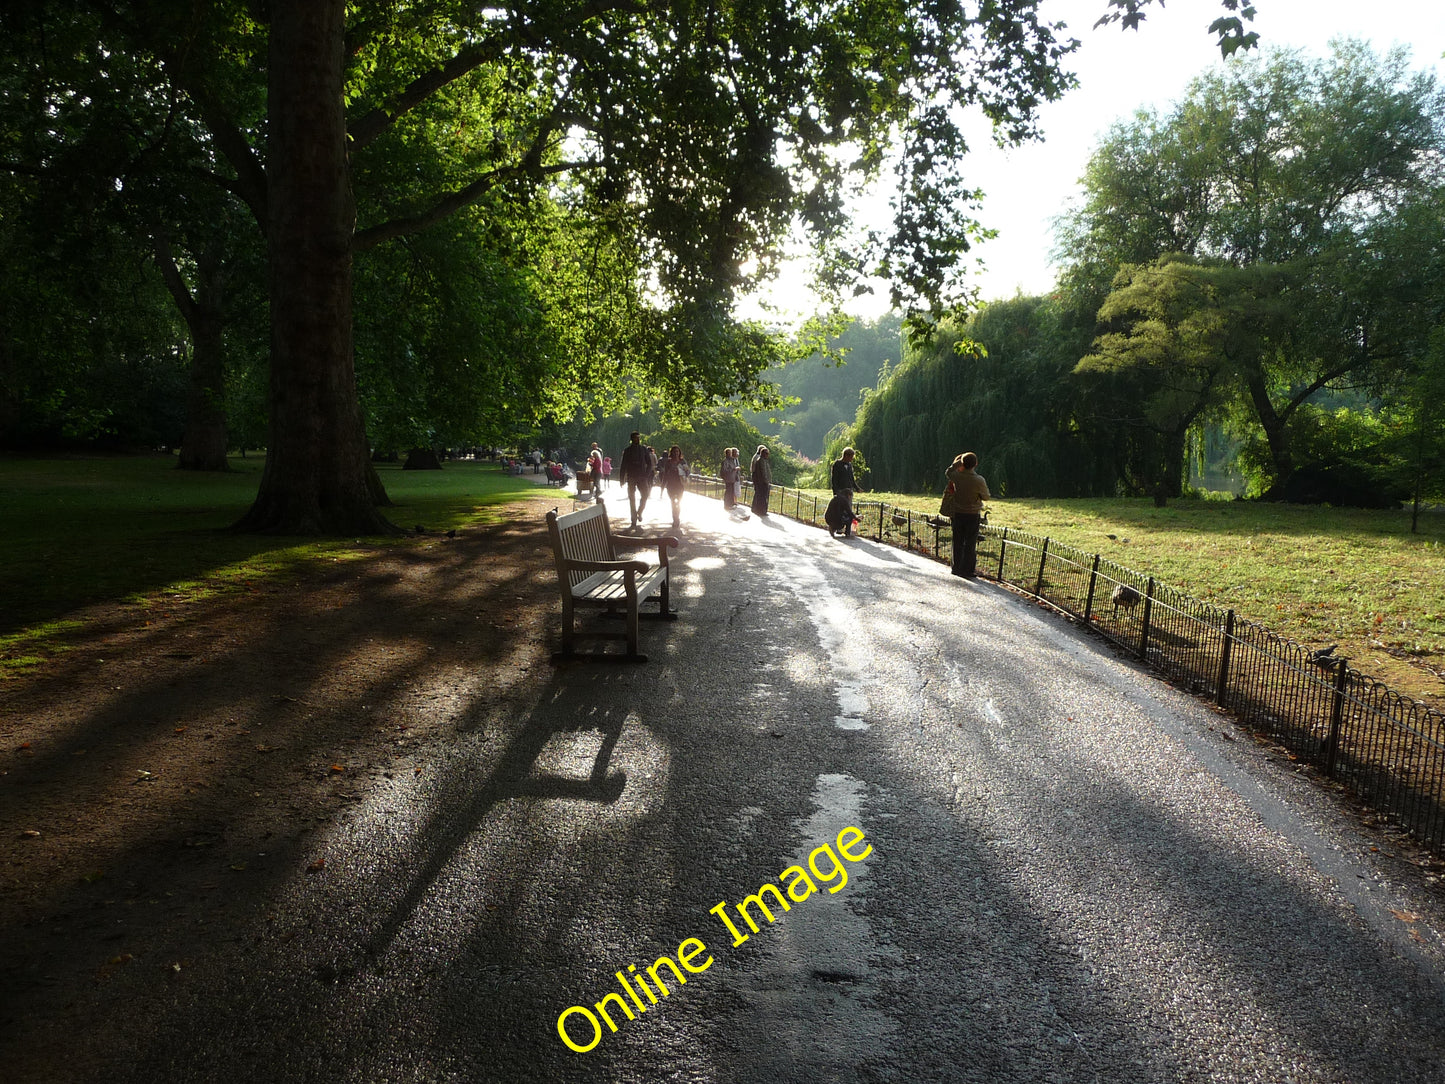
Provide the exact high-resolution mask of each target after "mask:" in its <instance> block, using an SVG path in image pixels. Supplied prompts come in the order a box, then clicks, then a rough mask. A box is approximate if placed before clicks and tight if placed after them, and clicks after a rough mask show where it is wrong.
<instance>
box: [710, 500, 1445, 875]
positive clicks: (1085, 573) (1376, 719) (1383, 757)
mask: <svg viewBox="0 0 1445 1084" xmlns="http://www.w3.org/2000/svg"><path fill="white" fill-rule="evenodd" d="M692 482H693V484H692V488H693V490H694V491H695V492H699V493H702V494H703V495H705V496H710V497H719V498H720V497H721V496H722V482H721V480H720V479H717V478H713V477H710V476H707V475H694V476H693V480H692ZM751 499H752V485H751V483H749V482H746V481H745V482H744V483H743V494H742V498H741V501H742V503H743V504H748V503H750V502H751ZM826 507H827V502H826V501H823V502H821V503H820V501H819V499H818V498H817V497H816V496H815V495H813V494H810V493H805V492H804V491H802V490H799V489H790V488H789V487H787V486H774V487H773V490H772V493H771V495H770V499H769V512H770V513H777V514H781V515H785V516H790V517H791V518H793V519H796V520H799V521H800V522H803V523H809V524H812V525H814V526H817V525H820V524H821V523H822V522H823V512H824V510H825V509H826ZM853 507H854V513H855V514H856V515H857V516H858V520H859V522H858V533H859V534H860V535H862V536H863V537H866V538H871V539H873V540H874V541H877V542H883V543H887V544H890V545H894V546H898V547H900V548H903V549H909V550H913V551H914V552H918V553H922V554H924V555H926V556H929V557H932V558H934V559H936V560H941V561H947V560H948V559H949V556H950V554H951V552H952V550H951V547H952V544H953V530H952V526H951V524H950V522H949V521H948V520H946V519H941V518H939V517H937V516H928V515H924V514H922V513H919V512H918V511H916V510H914V509H909V508H899V507H897V506H895V505H888V504H883V503H881V502H878V501H867V500H855V501H854V506H853ZM978 569H979V573H980V574H981V575H986V576H988V577H989V578H991V579H995V580H997V581H998V582H1000V583H1004V584H1007V585H1009V586H1011V587H1013V588H1015V589H1016V590H1019V591H1021V592H1023V593H1025V594H1029V595H1032V596H1034V597H1036V598H1038V599H1040V600H1042V601H1044V602H1047V603H1049V604H1050V605H1051V606H1054V607H1055V608H1057V609H1059V610H1061V611H1063V612H1064V613H1067V614H1069V615H1071V616H1073V617H1075V618H1077V619H1078V620H1079V621H1081V622H1083V623H1084V624H1085V625H1086V626H1087V627H1089V628H1091V629H1094V630H1095V631H1097V632H1098V633H1099V634H1100V635H1102V636H1104V637H1106V638H1108V639H1110V640H1112V641H1114V642H1115V643H1117V644H1119V645H1120V646H1122V647H1124V648H1125V649H1126V650H1128V651H1130V652H1131V653H1133V654H1134V655H1136V656H1137V657H1138V658H1139V659H1140V660H1142V661H1143V662H1145V663H1147V664H1148V665H1149V666H1151V667H1153V668H1154V669H1156V670H1158V671H1159V672H1161V673H1163V674H1165V675H1166V676H1168V677H1169V678H1170V679H1171V680H1172V681H1174V682H1176V683H1177V684H1178V685H1180V686H1181V687H1182V688H1185V689H1187V690H1188V691H1189V692H1191V693H1194V694H1197V695H1199V696H1205V697H1208V698H1209V699H1211V700H1213V701H1214V703H1216V704H1218V705H1219V706H1220V707H1221V708H1223V709H1224V710H1226V711H1228V712H1230V713H1231V714H1232V715H1234V716H1235V717H1236V718H1237V719H1238V720H1239V721H1240V723H1241V724H1242V725H1244V726H1245V727H1247V728H1249V729H1250V730H1251V731H1253V732H1255V733H1258V734H1262V735H1264V736H1266V737H1268V738H1270V739H1271V740H1273V741H1276V742H1278V743H1279V744H1280V745H1281V746H1283V747H1284V748H1285V749H1287V750H1288V751H1289V752H1290V753H1291V754H1293V755H1294V756H1295V757H1297V758H1298V759H1299V760H1301V761H1304V762H1306V763H1308V764H1311V765H1313V766H1314V767H1316V768H1318V769H1320V770H1321V771H1322V772H1323V773H1324V774H1325V775H1326V776H1329V777H1330V778H1332V779H1336V780H1338V781H1340V782H1341V783H1343V784H1344V785H1345V786H1346V787H1348V788H1349V789H1350V790H1351V791H1353V792H1354V794H1355V795H1357V796H1358V797H1359V798H1360V799H1361V800H1363V801H1364V802H1365V803H1367V804H1368V805H1369V806H1370V807H1371V809H1372V810H1373V811H1374V812H1375V813H1376V814H1377V815H1379V816H1381V817H1383V818H1386V819H1389V820H1391V821H1393V822H1394V823H1396V824H1397V825H1398V826H1400V827H1401V828H1403V829H1405V830H1406V831H1408V832H1410V833H1411V834H1412V835H1414V836H1415V837H1416V838H1417V839H1418V840H1419V841H1420V842H1421V843H1423V844H1425V845H1426V846H1428V847H1429V848H1431V849H1432V850H1434V851H1435V852H1436V853H1440V854H1445V713H1442V712H1439V711H1436V710H1435V709H1433V708H1430V707H1428V706H1426V705H1424V704H1421V703H1419V702H1417V701H1414V700H1412V699H1410V698H1408V697H1405V696H1402V695H1401V694H1399V693H1397V692H1395V691H1394V690H1392V689H1390V688H1388V687H1387V686H1385V685H1382V684H1380V683H1379V682H1377V681H1375V680H1374V679H1373V678H1370V677H1367V676H1366V675H1364V674H1362V673H1360V672H1359V671H1358V670H1355V669H1354V668H1352V667H1351V666H1350V665H1349V663H1348V661H1347V660H1346V659H1343V658H1337V657H1335V656H1334V655H1331V654H1322V653H1320V652H1315V651H1311V650H1310V649H1309V648H1307V647H1304V646H1303V645H1301V644H1298V643H1296V642H1295V641H1293V640H1289V639H1286V638H1285V637H1283V636H1279V635H1278V634H1276V633H1273V632H1271V631H1270V630H1269V629H1267V628H1265V627H1264V626H1262V625H1258V624H1256V623H1254V622H1252V621H1248V620H1246V619H1244V618H1242V617H1239V616H1238V615H1237V614H1236V613H1235V612H1234V611H1233V610H1232V609H1221V608H1220V607H1217V606H1212V605H1210V604H1209V603H1207V602H1202V601H1200V600H1199V599H1196V598H1193V597H1192V596H1190V595H1186V594H1184V593H1183V592H1182V591H1179V590H1177V589H1175V588H1173V587H1171V586H1169V585H1168V584H1165V583H1160V582H1159V581H1157V580H1155V579H1154V578H1153V577H1152V576H1146V575H1144V574H1142V573H1139V572H1135V571H1134V570H1132V569H1129V568H1125V567H1124V566H1123V565H1120V564H1116V563H1115V562H1113V561H1111V560H1109V559H1107V558H1105V557H1102V556H1100V555H1099V554H1097V553H1086V552H1085V551H1083V550H1081V549H1078V548H1076V547H1074V546H1070V545H1068V544H1067V543H1062V542H1058V541H1055V540H1053V539H1050V538H1047V537H1044V536H1041V535H1034V534H1030V533H1028V532H1026V531H1020V530H1017V529H1014V528H1009V527H990V526H985V527H983V528H982V530H981V531H980V540H979V544H978Z"/></svg>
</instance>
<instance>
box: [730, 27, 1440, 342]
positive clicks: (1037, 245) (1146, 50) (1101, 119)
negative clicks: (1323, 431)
mask: <svg viewBox="0 0 1445 1084" xmlns="http://www.w3.org/2000/svg"><path fill="white" fill-rule="evenodd" d="M1254 3H1255V7H1256V8H1257V14H1256V16H1255V18H1254V22H1253V23H1252V25H1251V26H1250V27H1249V29H1253V30H1255V31H1258V33H1259V35H1260V45H1261V47H1266V46H1271V45H1277V46H1283V47H1288V48H1298V49H1302V50H1304V51H1305V52H1307V53H1310V54H1313V55H1317V56H1325V55H1327V54H1328V52H1329V42H1330V40H1331V39H1332V38H1336V37H1355V38H1362V39H1364V40H1367V41H1369V42H1370V43H1371V44H1372V45H1373V46H1374V48H1375V51H1376V52H1377V53H1379V52H1383V51H1385V50H1386V49H1388V48H1390V47H1391V46H1393V45H1397V44H1399V45H1406V46H1409V47H1410V49H1411V53H1412V66H1413V67H1414V68H1416V69H1423V68H1433V69H1434V71H1435V72H1436V73H1437V76H1439V77H1441V78H1442V79H1445V61H1442V59H1441V54H1442V53H1445V2H1442V0H1374V2H1373V3H1370V4H1361V3H1359V0H1348V2H1347V0H1254ZM1105 6H1106V5H1105V0H1043V3H1042V5H1041V11H1042V13H1043V15H1044V17H1045V18H1047V19H1050V20H1062V21H1063V22H1065V23H1067V24H1068V27H1069V29H1068V31H1067V32H1066V33H1067V35H1071V36H1073V37H1076V38H1078V39H1079V40H1080V41H1081V42H1082V43H1083V44H1082V45H1081V46H1080V48H1079V50H1078V51H1077V52H1075V53H1074V54H1073V55H1072V56H1071V57H1069V58H1068V61H1067V66H1068V67H1069V68H1070V70H1072V71H1074V72H1075V73H1076V74H1077V76H1078V79H1079V86H1078V87H1077V88H1076V89H1074V90H1073V91H1071V92H1069V93H1068V94H1066V95H1065V96H1064V98H1063V99H1062V100H1061V101H1058V102H1053V103H1050V104H1048V105H1046V106H1045V107H1044V108H1043V109H1042V110H1041V113H1040V119H1041V127H1042V129H1043V134H1044V138H1043V141H1042V142H1035V143H1032V144H1029V145H1027V146H1024V147H1021V148H1016V149H1013V150H1009V151H1002V150H999V149H998V148H996V147H995V146H994V145H993V142H992V139H991V138H990V136H989V135H988V133H987V126H986V125H985V124H982V123H981V124H980V127H979V135H978V137H977V139H976V140H975V141H974V145H973V150H972V152H971V153H970V155H969V157H968V160H967V162H966V164H965V167H964V169H965V173H966V179H967V181H968V183H969V184H970V185H971V186H972V187H976V188H981V189H983V191H984V200H983V203H982V206H981V209H980V210H979V211H978V212H977V215H976V217H978V218H979V219H980V220H981V221H982V222H983V224H984V225H985V226H989V227H992V228H994V229H996V230H998V231H999V236H998V237H997V238H996V239H994V240H992V241H988V242H985V243H984V244H982V245H979V246H977V247H976V248H975V249H974V252H975V254H977V255H978V256H979V257H981V258H982V260H983V261H984V263H985V264H986V269H985V271H984V272H983V273H982V274H981V276H980V278H979V280H978V282H979V286H980V291H981V296H982V298H983V299H984V300H993V299H997V298H1003V297H1011V296H1013V294H1014V293H1015V291H1016V290H1022V291H1023V292H1024V293H1028V294H1034V293H1044V292H1046V291H1048V290H1049V289H1051V288H1052V286H1053V284H1054V268H1053V267H1051V266H1050V259H1049V254H1050V251H1051V250H1052V248H1053V244H1054V241H1053V236H1052V232H1051V229H1050V219H1051V218H1052V217H1053V216H1055V215H1057V214H1058V213H1059V212H1060V211H1062V210H1064V208H1065V207H1066V206H1067V205H1068V203H1069V201H1070V200H1071V198H1072V197H1073V196H1074V195H1075V194H1076V193H1077V191H1078V179H1079V177H1080V176H1082V175H1083V172H1084V167H1085V165H1086V163H1087V162H1088V159H1089V155H1090V153H1091V152H1092V151H1093V149H1094V148H1095V146H1097V144H1098V141H1099V138H1100V137H1101V135H1102V134H1103V133H1104V132H1105V131H1106V130H1107V129H1108V127H1109V126H1110V125H1111V124H1112V123H1113V122H1114V121H1116V120H1119V119H1121V118H1126V117H1129V116H1131V115H1132V114H1133V113H1134V111H1135V110H1136V109H1140V108H1145V107H1151V106H1153V107H1157V108H1159V109H1161V110H1163V109H1167V108H1168V106H1169V105H1170V104H1171V103H1173V102H1175V101H1177V100H1178V99H1179V98H1180V97H1181V96H1182V95H1183V93H1184V90H1185V88H1186V86H1187V85H1188V83H1189V81H1190V79H1192V78H1193V77H1194V76H1195V75H1197V74H1198V73H1200V72H1202V71H1204V70H1206V69H1208V68H1210V67H1212V66H1214V65H1217V64H1219V63H1220V56H1219V50H1218V47H1217V46H1216V45H1215V44H1214V41H1215V38H1214V35H1213V34H1210V33H1209V32H1208V29H1207V28H1208V26H1209V24H1210V23H1211V22H1213V21H1214V20H1215V19H1216V18H1217V17H1219V16H1220V15H1222V14H1225V12H1224V10H1223V7H1222V5H1221V4H1220V2H1219V0H1169V2H1168V6H1167V7H1160V6H1159V5H1158V3H1155V4H1152V5H1151V6H1149V7H1148V8H1147V9H1146V13H1147V14H1146V17H1145V19H1144V22H1143V23H1142V24H1141V26H1140V28H1139V29H1138V30H1137V31H1132V30H1121V29H1120V28H1119V26H1118V25H1117V24H1115V25H1113V26H1109V27H1102V28H1100V29H1098V30H1095V29H1094V28H1093V24H1094V21H1095V20H1096V19H1097V18H1098V17H1099V15H1100V14H1102V13H1103V11H1104V10H1105ZM886 200H887V195H886V193H884V194H883V195H881V196H879V197H878V202H877V204H876V205H874V206H873V207H872V208H871V210H869V211H867V212H865V213H868V214H869V216H870V217H874V216H877V215H885V214H886V213H887V212H886ZM802 281H803V275H802V273H801V271H799V270H798V269H796V268H795V269H792V270H789V271H785V273H784V275H783V277H782V278H781V279H780V281H779V283H778V284H777V286H776V288H775V289H774V290H773V291H772V301H773V304H774V305H777V306H779V307H781V308H782V309H783V310H784V311H785V312H788V311H791V312H792V313H793V314H795V315H810V314H811V313H812V312H813V306H814V302H813V301H812V299H811V298H810V297H809V295H808V294H807V292H806V290H804V289H803V288H802V285H801V283H802ZM886 306H887V291H886V290H884V291H882V292H881V296H880V295H873V296H871V297H869V296H865V297H862V298H859V299H857V300H856V301H855V303H853V304H852V305H850V306H848V307H849V309H850V311H853V312H855V313H856V314H857V315H860V316H867V317H873V316H877V315H879V314H880V313H881V312H882V311H883V310H884V309H885V308H886ZM745 312H746V313H747V314H750V315H755V313H754V312H753V311H752V310H751V307H749V308H748V309H746V310H745Z"/></svg>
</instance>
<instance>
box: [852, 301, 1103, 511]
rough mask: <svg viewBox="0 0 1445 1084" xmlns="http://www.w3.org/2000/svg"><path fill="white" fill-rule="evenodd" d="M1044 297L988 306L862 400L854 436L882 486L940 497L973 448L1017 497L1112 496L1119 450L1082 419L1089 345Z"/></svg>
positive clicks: (992, 481)
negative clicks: (1079, 400) (1080, 390)
mask: <svg viewBox="0 0 1445 1084" xmlns="http://www.w3.org/2000/svg"><path fill="white" fill-rule="evenodd" d="M1061 316H1062V313H1061V311H1060V309H1059V307H1058V305H1057V304H1056V303H1055V302H1053V301H1051V300H1050V299H1047V298H1040V297H1018V298H1014V299H1012V300H1009V301H999V302H994V303H992V304H989V305H985V306H984V307H983V308H982V309H981V310H979V311H978V312H977V313H976V314H975V315H974V316H973V317H971V318H970V319H969V320H968V321H967V322H963V323H959V322H956V321H952V320H949V321H944V322H943V323H941V324H940V325H939V326H938V327H937V328H936V329H935V330H934V332H933V333H932V334H930V335H928V336H927V337H925V338H923V339H921V340H916V341H915V342H914V343H913V344H912V346H911V348H910V350H909V352H908V355H907V357H906V358H905V360H904V361H903V363H902V364H901V365H899V366H898V367H896V368H894V369H892V370H891V371H889V372H888V373H887V374H886V376H885V377H884V379H882V380H881V381H880V382H879V386H878V388H877V389H876V390H874V391H873V392H872V393H871V394H868V395H867V397H866V398H865V399H864V402H863V405H862V407H861V408H860V409H859V411H858V419H857V422H856V424H855V426H854V427H853V429H852V431H851V434H850V438H851V440H852V442H853V443H854V444H855V445H856V446H857V447H858V449H859V450H860V451H861V452H862V454H863V457H864V459H865V460H866V461H867V463H868V471H869V484H870V485H871V486H872V487H874V488H878V489H899V490H905V491H914V492H918V491H922V492H936V491H938V490H939V488H940V487H941V485H942V482H941V479H942V472H943V468H944V467H945V466H946V465H947V464H948V463H949V461H950V460H952V459H953V457H954V456H956V455H957V454H958V453H959V452H962V451H966V450H973V451H975V452H977V453H978V454H979V456H980V457H981V461H982V462H983V463H984V464H986V469H985V468H984V467H980V470H981V471H982V472H983V473H984V475H985V477H987V478H988V480H989V485H990V487H991V488H994V489H996V490H997V491H998V492H1000V493H1001V494H1007V495H1009V496H1079V495H1084V494H1092V493H1100V492H1104V493H1108V492H1112V490H1113V485H1114V480H1115V479H1114V473H1113V458H1112V452H1113V450H1112V442H1111V441H1110V440H1109V439H1108V436H1107V434H1106V435H1105V438H1104V439H1103V440H1102V441H1097V442H1091V441H1093V435H1089V434H1085V433H1084V432H1082V431H1081V430H1080V428H1079V427H1078V426H1077V425H1076V424H1075V421H1074V405H1075V404H1074V398H1075V395H1074V393H1075V389H1074V387H1073V386H1072V381H1071V377H1070V371H1071V370H1072V369H1073V366H1074V363H1075V360H1076V359H1077V357H1078V350H1079V349H1080V347H1081V345H1082V344H1081V343H1080V341H1079V339H1078V337H1077V336H1076V335H1074V334H1072V333H1071V331H1070V330H1069V329H1068V328H1067V327H1066V326H1065V325H1064V323H1063V321H1062V320H1061Z"/></svg>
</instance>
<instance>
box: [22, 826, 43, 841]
mask: <svg viewBox="0 0 1445 1084" xmlns="http://www.w3.org/2000/svg"><path fill="white" fill-rule="evenodd" d="M20 838H21V839H39V838H40V833H39V832H37V831H36V830H35V829H34V828H27V829H25V831H23V832H21V833H20Z"/></svg>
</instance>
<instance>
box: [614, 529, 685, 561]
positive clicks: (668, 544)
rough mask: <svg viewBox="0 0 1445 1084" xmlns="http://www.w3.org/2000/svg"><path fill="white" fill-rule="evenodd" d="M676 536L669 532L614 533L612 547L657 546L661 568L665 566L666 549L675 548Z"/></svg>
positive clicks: (637, 547)
mask: <svg viewBox="0 0 1445 1084" xmlns="http://www.w3.org/2000/svg"><path fill="white" fill-rule="evenodd" d="M677 545H678V543H677V536H676V535H670V534H655V535H625V534H615V535H613V536H612V548H613V549H619V550H620V549H641V548H642V547H643V546H656V547H657V563H658V564H659V565H661V566H662V567H663V568H666V567H667V551H668V550H670V549H673V550H675V549H677Z"/></svg>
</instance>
